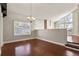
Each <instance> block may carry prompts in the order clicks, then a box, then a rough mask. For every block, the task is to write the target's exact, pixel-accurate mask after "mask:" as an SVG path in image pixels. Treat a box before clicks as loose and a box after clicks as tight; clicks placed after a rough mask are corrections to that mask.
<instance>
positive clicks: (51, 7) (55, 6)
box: [8, 3, 77, 19]
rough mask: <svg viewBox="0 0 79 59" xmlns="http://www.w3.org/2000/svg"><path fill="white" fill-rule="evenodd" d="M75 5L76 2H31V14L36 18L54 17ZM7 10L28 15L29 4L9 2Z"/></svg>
mask: <svg viewBox="0 0 79 59" xmlns="http://www.w3.org/2000/svg"><path fill="white" fill-rule="evenodd" d="M75 7H77V4H74V3H70V4H68V3H63V4H62V3H32V15H33V16H34V17H37V18H38V19H51V18H52V19H55V18H57V17H59V16H61V15H63V14H66V13H68V12H70V11H71V10H73V9H74V8H75ZM8 11H10V12H14V13H18V14H20V15H25V16H29V15H30V14H31V12H30V11H31V4H30V3H9V4H8Z"/></svg>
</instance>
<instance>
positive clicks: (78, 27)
mask: <svg viewBox="0 0 79 59" xmlns="http://www.w3.org/2000/svg"><path fill="white" fill-rule="evenodd" d="M73 34H75V35H79V7H78V9H76V10H75V11H74V12H73Z"/></svg>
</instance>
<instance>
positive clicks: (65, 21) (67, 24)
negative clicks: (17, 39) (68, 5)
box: [55, 14, 73, 35]
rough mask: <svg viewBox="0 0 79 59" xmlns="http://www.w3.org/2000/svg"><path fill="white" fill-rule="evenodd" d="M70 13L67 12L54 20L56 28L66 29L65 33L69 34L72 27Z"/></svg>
mask: <svg viewBox="0 0 79 59" xmlns="http://www.w3.org/2000/svg"><path fill="white" fill-rule="evenodd" d="M72 22H73V21H72V14H69V15H67V16H65V17H64V18H62V19H60V20H59V21H56V22H55V28H58V29H64V28H66V29H67V34H68V35H70V34H72V28H73V24H72Z"/></svg>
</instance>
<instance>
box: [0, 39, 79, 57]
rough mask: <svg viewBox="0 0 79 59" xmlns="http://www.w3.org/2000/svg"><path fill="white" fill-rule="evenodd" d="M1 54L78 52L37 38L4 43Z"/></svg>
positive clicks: (29, 54)
mask: <svg viewBox="0 0 79 59" xmlns="http://www.w3.org/2000/svg"><path fill="white" fill-rule="evenodd" d="M2 56H79V52H77V51H73V50H70V49H68V48H65V47H64V46H60V45H56V44H53V43H49V42H45V41H42V40H39V39H32V40H25V41H19V42H13V43H8V44H4V46H3V47H2Z"/></svg>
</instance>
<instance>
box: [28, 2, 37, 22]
mask: <svg viewBox="0 0 79 59" xmlns="http://www.w3.org/2000/svg"><path fill="white" fill-rule="evenodd" d="M27 20H29V21H30V22H32V21H34V20H36V18H35V17H33V16H32V3H31V4H30V16H27Z"/></svg>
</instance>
